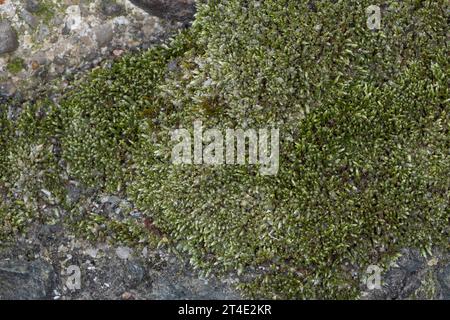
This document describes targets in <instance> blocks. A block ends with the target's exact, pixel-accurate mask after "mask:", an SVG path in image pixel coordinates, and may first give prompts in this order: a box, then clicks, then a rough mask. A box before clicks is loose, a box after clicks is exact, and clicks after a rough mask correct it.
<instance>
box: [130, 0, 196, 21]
mask: <svg viewBox="0 0 450 320" xmlns="http://www.w3.org/2000/svg"><path fill="white" fill-rule="evenodd" d="M131 3H133V4H134V5H135V6H137V7H139V8H141V9H143V10H145V11H147V12H148V13H149V14H151V15H154V16H157V17H160V18H163V19H169V20H176V21H181V22H186V21H191V20H192V19H193V17H194V14H195V1H194V0H131Z"/></svg>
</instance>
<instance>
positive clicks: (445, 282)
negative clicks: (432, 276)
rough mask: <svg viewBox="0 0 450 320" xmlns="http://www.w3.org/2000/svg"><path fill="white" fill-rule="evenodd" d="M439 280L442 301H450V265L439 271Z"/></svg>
mask: <svg viewBox="0 0 450 320" xmlns="http://www.w3.org/2000/svg"><path fill="white" fill-rule="evenodd" d="M437 279H438V282H439V284H440V286H441V290H442V299H445V300H450V264H447V265H446V266H444V267H443V268H441V269H440V270H439V271H438V273H437Z"/></svg>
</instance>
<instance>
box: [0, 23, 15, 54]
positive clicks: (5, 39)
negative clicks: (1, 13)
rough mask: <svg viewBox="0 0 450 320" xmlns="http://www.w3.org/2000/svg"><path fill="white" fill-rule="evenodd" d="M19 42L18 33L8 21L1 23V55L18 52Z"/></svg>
mask: <svg viewBox="0 0 450 320" xmlns="http://www.w3.org/2000/svg"><path fill="white" fill-rule="evenodd" d="M18 47H19V42H18V41H17V33H16V31H15V30H14V29H13V28H12V26H11V24H10V23H9V22H7V21H0V54H5V53H10V52H14V51H15V50H17V48H18Z"/></svg>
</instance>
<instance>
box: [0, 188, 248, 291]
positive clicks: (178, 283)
mask: <svg viewBox="0 0 450 320" xmlns="http://www.w3.org/2000/svg"><path fill="white" fill-rule="evenodd" d="M77 193H78V192H77ZM81 193H83V192H81ZM77 196H78V195H77ZM102 202H104V203H117V202H120V203H124V202H127V201H126V200H124V199H120V198H118V197H115V196H104V197H102V198H101V199H100V201H99V203H102ZM95 206H97V205H94V204H93V207H95ZM99 207H100V206H99ZM99 210H102V209H101V208H99ZM188 260H189V259H188V258H187V257H182V256H179V255H174V254H172V253H169V252H168V251H167V250H166V249H163V248H160V249H155V248H150V247H147V246H139V245H138V244H137V245H136V246H135V247H133V249H131V248H128V247H125V246H121V245H112V244H110V243H106V242H95V243H91V242H87V241H85V240H81V239H80V237H78V236H76V235H74V234H72V233H71V231H70V230H68V229H67V228H66V227H65V226H64V224H63V223H62V222H61V221H59V222H58V223H57V224H55V225H45V224H44V225H43V224H41V223H39V222H36V223H35V224H34V225H33V226H31V228H30V229H29V231H28V233H27V234H26V235H24V236H22V237H20V238H19V239H17V241H16V242H15V243H8V244H4V243H0V299H19V300H24V299H54V300H72V299H77V300H78V299H82V300H90V299H113V300H120V299H124V300H131V299H138V300H142V299H239V298H240V295H239V294H238V293H237V292H236V290H234V289H233V284H235V283H236V282H237V279H236V278H234V276H232V275H230V276H225V277H221V278H218V277H216V276H209V277H207V278H204V277H200V276H199V274H198V273H197V272H195V271H194V270H192V267H191V266H190V265H189V263H188ZM73 266H75V267H77V268H79V270H80V276H81V277H80V288H79V289H77V288H72V287H71V286H70V285H69V284H70V283H73V282H71V281H70V277H71V276H73V273H71V272H70V267H73Z"/></svg>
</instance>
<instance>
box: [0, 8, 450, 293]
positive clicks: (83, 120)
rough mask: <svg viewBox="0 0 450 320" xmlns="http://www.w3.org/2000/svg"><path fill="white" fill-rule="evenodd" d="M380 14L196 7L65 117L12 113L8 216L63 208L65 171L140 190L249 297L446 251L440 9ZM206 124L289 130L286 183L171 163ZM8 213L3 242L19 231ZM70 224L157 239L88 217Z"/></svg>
mask: <svg viewBox="0 0 450 320" xmlns="http://www.w3.org/2000/svg"><path fill="white" fill-rule="evenodd" d="M371 4H372V3H371V2H370V1H335V2H330V1H313V2H311V1H299V0H295V1H294V0H281V1H280V0H276V1H275V0H274V1H271V0H267V1H260V2H256V1H244V0H230V1H226V2H220V3H219V2H211V3H210V4H205V3H203V2H202V3H201V4H200V6H199V12H198V14H197V20H196V21H195V23H194V25H193V27H192V28H191V29H190V30H189V31H186V32H183V33H181V34H179V35H178V36H177V37H176V38H175V39H174V40H173V41H171V42H170V43H169V44H168V45H164V46H160V47H157V48H154V49H151V50H150V51H148V52H146V53H143V54H140V55H129V56H127V57H124V58H122V59H121V60H119V61H118V62H116V63H115V64H114V65H113V67H112V68H111V69H104V70H102V69H97V70H95V71H94V72H92V74H91V75H90V77H89V78H88V79H87V80H86V81H85V82H84V83H83V84H81V85H80V86H78V87H77V88H76V90H74V91H71V92H69V93H68V95H67V97H66V98H65V99H64V100H63V101H61V103H60V105H58V106H54V105H53V104H50V103H42V102H41V103H40V104H36V105H35V104H32V105H28V106H26V107H25V109H24V110H25V111H24V112H22V113H21V116H20V117H19V119H18V120H14V121H12V120H10V119H7V117H6V116H5V114H6V112H0V116H2V117H0V121H1V122H0V124H1V126H2V137H1V138H0V146H2V148H3V150H6V152H2V154H1V158H0V167H1V166H3V168H6V169H4V170H5V171H2V172H5V173H3V174H2V176H1V180H0V181H1V183H2V184H1V185H0V186H2V187H3V189H5V190H7V192H6V193H7V194H8V197H7V198H8V199H9V200H8V205H10V204H14V203H15V201H14V200H17V198H18V197H17V192H16V193H15V192H14V191H19V194H20V195H22V198H23V194H24V192H25V193H26V197H25V198H26V199H30V198H31V199H34V203H39V201H48V199H42V197H43V192H42V190H48V191H49V192H50V193H51V194H52V195H55V196H54V198H55V199H56V200H54V201H59V202H61V203H62V202H64V201H63V199H64V192H63V191H61V188H60V186H61V185H62V184H63V183H62V182H61V180H60V179H61V178H64V176H65V175H68V176H70V177H71V178H74V179H77V180H79V181H80V182H82V183H83V184H85V185H86V186H90V187H94V188H97V189H98V190H103V191H107V192H120V193H122V194H126V195H128V197H130V198H131V199H132V200H133V201H134V202H135V204H136V205H137V206H138V208H139V209H140V210H142V211H143V212H145V214H147V215H148V216H151V218H152V220H153V221H154V225H155V227H157V228H159V229H161V230H162V232H163V233H164V234H165V235H167V237H168V238H170V241H171V242H173V243H174V245H175V248H176V250H181V251H183V252H185V253H187V254H188V255H189V257H190V262H191V264H192V265H194V266H195V267H196V268H198V269H199V270H202V271H203V272H206V273H208V272H229V271H235V272H237V273H238V274H239V275H240V276H241V283H240V285H239V286H240V288H241V289H242V292H243V293H244V294H246V295H247V296H249V297H258V298H261V297H262V298H356V297H358V293H359V286H360V279H361V278H362V277H364V275H365V274H364V270H365V268H366V267H367V265H370V264H383V263H385V262H386V261H388V260H389V259H390V257H391V256H394V255H395V254H396V253H397V252H398V250H399V249H401V248H404V247H416V248H419V249H420V250H421V251H422V252H423V254H427V253H428V252H430V250H431V248H432V246H435V245H436V246H439V245H442V246H443V247H446V246H448V240H449V210H448V203H449V200H450V199H449V192H448V191H449V186H450V185H449V184H450V183H449V180H448V176H449V174H450V161H449V160H450V159H449V152H448V151H449V150H450V142H449V139H448V136H449V127H450V121H449V114H448V102H449V95H448V77H447V74H448V70H449V61H448V57H447V47H446V44H447V42H446V41H447V40H446V37H447V17H446V4H445V2H444V1H421V2H417V1H412V0H411V1H402V2H397V1H387V2H386V6H384V7H383V15H382V19H383V20H382V28H381V29H380V30H378V31H372V30H369V29H368V28H367V25H366V21H367V15H366V13H365V9H366V7H368V6H369V5H371ZM5 110H6V109H5V108H3V111H5ZM194 120H202V121H203V123H204V126H205V127H215V128H218V129H225V128H240V127H242V126H244V125H246V126H247V127H251V128H255V129H258V128H261V127H264V128H265V127H267V126H269V127H270V126H273V127H277V128H279V129H280V139H281V141H280V170H279V173H278V174H277V175H276V176H262V175H261V174H260V172H259V170H258V168H257V167H254V166H246V165H241V166H216V167H211V166H187V165H183V166H175V165H172V163H171V161H170V157H171V148H172V143H171V141H170V137H171V135H170V133H171V130H172V129H175V128H179V127H184V128H191V127H192V123H193V121H194ZM3 132H4V133H3ZM55 146H60V149H61V150H60V152H56V151H55V149H53V148H55ZM57 150H58V149H57ZM24 173H27V174H24ZM27 179H28V180H27ZM21 181H25V182H26V183H24V184H23V183H22V184H21V183H19V182H21ZM24 186H26V187H24ZM45 194H46V193H45V192H44V195H45ZM19 198H20V197H19ZM47 198H48V196H47ZM58 199H60V200H58ZM4 208H5V205H4V206H3V207H0V215H3V216H4V217H7V218H5V219H3V220H4V221H13V222H9V223H8V224H4V227H3V229H0V231H1V230H6V228H9V229H8V230H10V229H17V230H19V229H20V228H19V226H23V224H24V223H23V222H22V221H23V219H21V218H20V216H17V215H16V214H15V213H14V212H15V211H8V210H5V209H4ZM26 208H29V210H31V212H34V211H33V210H36V209H35V208H33V207H32V206H31V207H26ZM72 209H73V210H72V213H73V214H74V215H76V214H77V212H79V211H77V209H76V208H75V209H74V208H72ZM2 210H3V211H2ZM11 212H12V213H11ZM14 217H18V218H14ZM11 225H12V226H13V227H12V228H11V227H10V226H11ZM75 228H76V229H77V230H78V231H80V234H82V235H84V236H85V237H87V238H89V239H94V238H97V237H100V238H102V237H104V236H105V235H108V234H110V235H112V238H114V239H115V240H117V241H120V242H126V243H128V244H130V243H131V244H132V243H133V242H139V241H140V239H142V237H144V236H143V234H144V233H145V230H142V227H141V226H137V225H133V223H132V222H130V221H126V222H123V223H121V222H118V221H108V220H107V219H106V218H105V217H102V216H98V215H86V216H83V215H81V213H80V219H79V220H78V221H76V223H75ZM2 232H3V231H2ZM141 232H144V233H141Z"/></svg>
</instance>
